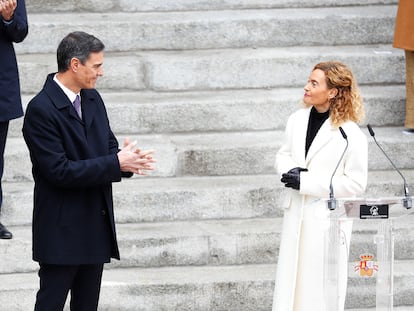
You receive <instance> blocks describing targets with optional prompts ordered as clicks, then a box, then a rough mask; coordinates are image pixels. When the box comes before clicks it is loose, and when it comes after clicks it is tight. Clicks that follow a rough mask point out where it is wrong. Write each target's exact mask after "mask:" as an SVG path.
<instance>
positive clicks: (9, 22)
mask: <svg viewBox="0 0 414 311" xmlns="http://www.w3.org/2000/svg"><path fill="white" fill-rule="evenodd" d="M3 23H4V25H10V24H11V23H13V18H12V19H11V20H9V21H5V20H4V19H3Z"/></svg>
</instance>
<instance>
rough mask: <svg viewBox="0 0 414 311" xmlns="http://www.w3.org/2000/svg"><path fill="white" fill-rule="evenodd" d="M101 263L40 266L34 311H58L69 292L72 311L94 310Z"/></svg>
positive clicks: (99, 284) (99, 282)
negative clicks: (38, 286) (38, 287)
mask: <svg viewBox="0 0 414 311" xmlns="http://www.w3.org/2000/svg"><path fill="white" fill-rule="evenodd" d="M102 270H103V264H98V265H74V266H70V265H69V266H67V265H48V264H40V270H39V277H40V289H39V291H38V293H37V296H36V305H35V311H61V310H63V307H64V305H65V302H66V298H67V295H68V293H69V291H71V310H72V311H86V310H88V311H96V310H97V306H98V300H99V291H100V286H101V278H102Z"/></svg>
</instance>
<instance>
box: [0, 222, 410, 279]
mask: <svg viewBox="0 0 414 311" xmlns="http://www.w3.org/2000/svg"><path fill="white" fill-rule="evenodd" d="M413 221H414V217H413V215H410V216H408V215H407V216H406V217H404V218H399V219H398V220H396V221H395V225H394V239H395V242H394V243H395V259H396V260H412V259H414V245H413V242H414V233H413V231H412V230H411V229H412V228H411V227H412V222H413ZM378 224H379V222H378V221H354V224H353V230H354V231H353V234H352V240H351V247H350V257H349V258H350V271H353V270H354V267H355V266H356V265H358V264H359V261H360V256H361V255H364V254H372V255H373V256H374V258H377V256H378V255H377V251H376V245H375V244H374V241H373V235H374V234H375V233H376V232H377V227H378ZM9 229H10V230H11V231H12V233H13V234H14V238H13V239H12V240H5V241H1V246H2V247H1V248H0V259H1V260H0V273H3V274H5V273H7V274H8V273H21V272H30V271H34V270H35V269H36V268H37V264H36V263H34V262H33V261H32V260H31V255H32V253H31V245H32V242H31V226H19V227H9ZM281 230H282V218H281V217H277V218H270V217H269V218H252V219H232V220H229V219H228V220H207V221H186V222H182V221H174V222H156V223H135V224H118V227H117V232H118V241H119V248H120V253H121V261H113V262H112V263H111V264H110V265H108V268H112V269H113V268H131V267H142V268H149V267H164V266H193V265H195V266H203V265H241V264H242V265H245V264H272V263H275V262H276V261H277V257H278V252H279V244H280V239H279V238H280V232H281ZM374 260H375V259H374Z"/></svg>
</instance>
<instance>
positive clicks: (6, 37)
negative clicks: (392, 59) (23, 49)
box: [0, 0, 29, 122]
mask: <svg viewBox="0 0 414 311" xmlns="http://www.w3.org/2000/svg"><path fill="white" fill-rule="evenodd" d="M28 30H29V27H28V24H27V15H26V5H25V2H24V0H19V1H17V8H16V10H15V11H14V17H13V21H12V22H11V23H10V24H7V25H6V24H5V23H4V22H3V20H1V17H0V53H1V54H0V122H4V121H9V120H12V119H16V118H19V117H21V116H23V109H22V101H21V98H20V82H19V71H18V68H17V61H16V54H15V52H14V46H13V42H15V43H18V42H21V41H23V40H24V38H26V36H27V33H28Z"/></svg>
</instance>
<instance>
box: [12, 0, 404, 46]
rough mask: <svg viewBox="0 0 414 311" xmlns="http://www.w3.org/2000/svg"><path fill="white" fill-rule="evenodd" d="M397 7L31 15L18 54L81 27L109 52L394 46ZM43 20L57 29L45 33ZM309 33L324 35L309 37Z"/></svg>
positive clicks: (52, 42)
mask: <svg viewBox="0 0 414 311" xmlns="http://www.w3.org/2000/svg"><path fill="white" fill-rule="evenodd" d="M396 9H397V6H396V5H390V6H386V5H382V6H377V7H375V8H373V7H372V6H357V7H340V8H309V9H297V8H295V9H267V10H225V11H212V10H208V11H197V12H194V11H192V12H161V13H157V12H155V13H154V12H149V13H132V12H128V13H113V12H111V14H92V13H83V12H82V13H79V14H73V13H68V14H50V13H49V14H32V15H30V19H29V21H30V29H31V31H30V32H29V35H28V36H27V38H26V39H25V40H24V42H23V43H21V44H19V45H18V47H17V50H18V52H19V53H54V52H55V51H56V48H57V46H58V44H59V42H60V41H61V40H62V38H63V37H64V36H65V35H66V34H68V33H69V32H70V31H75V30H79V29H87V31H88V32H89V33H92V34H94V35H95V36H97V37H98V38H100V39H101V40H102V41H103V42H104V43H105V45H106V49H107V51H132V52H133V51H137V50H193V49H229V48H248V47H250V48H257V47H277V46H279V47H282V46H307V45H323V46H326V45H359V44H380V43H389V42H392V38H393V31H394V27H393V26H394V20H395V16H396ZM333 16H335V18H332V17H333ZM45 21H47V24H48V26H49V29H53V31H45ZM303 25H307V27H303ZM344 25H346V31H344V29H343V27H344ZM309 29H320V31H315V32H313V33H312V36H309V35H308V34H309Z"/></svg>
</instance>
